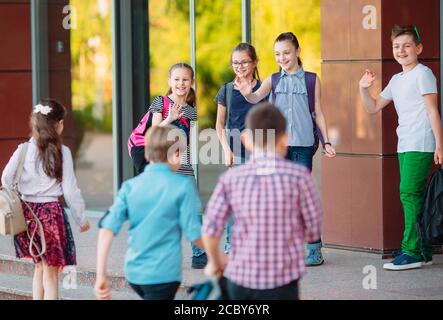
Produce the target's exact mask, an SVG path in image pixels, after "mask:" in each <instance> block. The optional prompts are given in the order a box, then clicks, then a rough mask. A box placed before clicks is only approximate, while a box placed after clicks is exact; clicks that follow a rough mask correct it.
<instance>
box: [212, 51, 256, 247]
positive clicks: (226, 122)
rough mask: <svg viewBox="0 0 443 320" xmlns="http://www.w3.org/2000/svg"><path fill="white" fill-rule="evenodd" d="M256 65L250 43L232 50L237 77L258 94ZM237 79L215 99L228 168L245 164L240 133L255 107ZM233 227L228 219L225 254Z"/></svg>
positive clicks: (220, 139) (218, 129)
mask: <svg viewBox="0 0 443 320" xmlns="http://www.w3.org/2000/svg"><path fill="white" fill-rule="evenodd" d="M257 63H258V57H257V53H256V51H255V48H254V47H253V46H252V45H250V44H249V43H240V44H238V45H237V46H236V47H235V48H234V50H233V51H232V54H231V66H232V69H233V71H234V73H235V76H236V77H243V78H245V79H246V80H247V81H249V82H250V83H251V84H252V86H253V88H252V91H256V90H257V89H258V88H260V85H261V81H260V76H259V74H258V68H257ZM234 80H235V79H234ZM234 80H233V81H231V82H228V83H225V84H224V85H223V86H222V87H221V88H220V90H219V91H218V93H217V96H216V97H215V102H216V103H217V122H216V131H217V137H218V139H219V141H220V143H221V145H222V147H223V153H224V156H225V165H226V167H228V168H230V167H233V166H234V165H239V164H243V163H245V162H246V158H247V154H246V149H245V147H244V146H243V144H242V143H241V139H240V133H241V132H242V131H243V130H244V129H245V119H246V114H247V113H248V111H249V110H250V109H251V108H252V107H253V106H254V104H252V103H250V102H248V101H247V100H246V99H245V98H244V97H243V95H242V94H241V92H240V91H239V89H238V88H237V86H236V85H235V84H234ZM231 225H232V221H231V220H229V221H228V224H227V227H226V239H225V253H228V252H229V249H230V241H229V238H230V230H231Z"/></svg>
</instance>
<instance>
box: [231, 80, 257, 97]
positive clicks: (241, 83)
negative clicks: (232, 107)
mask: <svg viewBox="0 0 443 320" xmlns="http://www.w3.org/2000/svg"><path fill="white" fill-rule="evenodd" d="M252 83H253V79H252V80H248V79H246V78H245V77H242V76H237V77H235V80H234V84H235V86H236V87H237V89H238V90H240V92H241V94H242V95H243V96H245V97H246V96H247V95H249V94H250V93H251V92H252V88H253V85H252Z"/></svg>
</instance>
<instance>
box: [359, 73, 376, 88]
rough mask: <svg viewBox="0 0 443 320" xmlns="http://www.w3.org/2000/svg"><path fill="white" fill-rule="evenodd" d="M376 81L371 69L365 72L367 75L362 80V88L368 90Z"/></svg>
mask: <svg viewBox="0 0 443 320" xmlns="http://www.w3.org/2000/svg"><path fill="white" fill-rule="evenodd" d="M374 81H375V73H374V72H372V71H371V70H369V69H366V70H365V74H364V75H363V77H361V79H360V82H359V84H360V88H363V89H367V88H370V87H371V86H372V85H373V84H374Z"/></svg>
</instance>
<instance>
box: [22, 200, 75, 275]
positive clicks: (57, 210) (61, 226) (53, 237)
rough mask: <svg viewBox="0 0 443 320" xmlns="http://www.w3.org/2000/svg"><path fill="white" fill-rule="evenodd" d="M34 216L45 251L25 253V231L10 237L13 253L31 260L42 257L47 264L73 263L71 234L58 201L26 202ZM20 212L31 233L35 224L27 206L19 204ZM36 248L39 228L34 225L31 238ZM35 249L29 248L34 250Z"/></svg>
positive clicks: (39, 244)
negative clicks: (41, 253)
mask: <svg viewBox="0 0 443 320" xmlns="http://www.w3.org/2000/svg"><path fill="white" fill-rule="evenodd" d="M28 205H29V206H30V207H31V208H32V210H33V211H34V213H35V215H36V216H37V217H38V218H39V220H40V222H41V223H42V225H43V232H44V235H45V241H46V252H45V253H44V254H43V256H42V257H38V258H33V257H31V254H30V252H29V244H30V239H29V237H28V234H27V233H26V232H23V233H20V234H18V235H17V236H15V238H14V244H15V253H16V255H17V258H32V260H33V261H34V263H39V262H41V261H42V258H43V260H44V261H45V262H46V264H47V265H48V266H52V267H59V268H63V267H64V266H71V265H75V264H76V257H75V244H74V237H73V236H72V230H71V226H70V224H69V220H68V217H67V215H66V212H65V211H64V210H63V208H62V206H61V205H60V203H59V202H47V203H32V202H28ZM22 207H23V212H24V215H25V218H26V221H29V220H30V221H31V223H29V224H28V232H29V234H32V233H33V231H34V230H35V228H36V227H37V224H36V223H35V220H34V217H33V215H32V213H31V212H30V210H29V208H28V207H27V206H26V205H25V204H24V203H22ZM34 243H35V244H36V246H37V248H38V250H41V248H40V247H41V241H40V230H39V229H38V227H37V231H36V235H35V238H34ZM37 248H34V249H33V252H34V253H37V252H38V251H37Z"/></svg>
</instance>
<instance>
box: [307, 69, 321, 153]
mask: <svg viewBox="0 0 443 320" xmlns="http://www.w3.org/2000/svg"><path fill="white" fill-rule="evenodd" d="M305 82H306V90H307V91H308V104H309V111H311V115H312V122H313V124H314V130H315V131H316V132H317V135H318V138H319V139H320V142H321V144H322V145H323V146H324V144H325V138H324V137H323V134H322V133H321V130H320V128H319V127H318V126H317V124H316V122H315V84H316V83H317V74H316V73H314V72H309V71H305Z"/></svg>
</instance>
